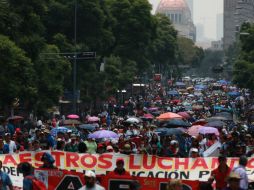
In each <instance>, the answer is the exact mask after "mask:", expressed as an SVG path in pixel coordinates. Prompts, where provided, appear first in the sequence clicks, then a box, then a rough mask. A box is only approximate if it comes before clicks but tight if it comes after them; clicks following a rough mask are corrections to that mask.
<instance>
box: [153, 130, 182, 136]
mask: <svg viewBox="0 0 254 190" xmlns="http://www.w3.org/2000/svg"><path fill="white" fill-rule="evenodd" d="M155 132H157V133H158V134H159V135H160V136H169V135H182V134H183V133H184V132H183V130H182V129H179V128H158V129H156V130H155Z"/></svg>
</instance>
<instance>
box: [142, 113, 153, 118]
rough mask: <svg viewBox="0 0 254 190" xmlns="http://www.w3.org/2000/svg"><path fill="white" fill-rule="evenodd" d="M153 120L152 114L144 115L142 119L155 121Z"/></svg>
mask: <svg viewBox="0 0 254 190" xmlns="http://www.w3.org/2000/svg"><path fill="white" fill-rule="evenodd" d="M153 118H154V116H153V115H152V114H150V113H147V114H144V115H143V117H142V119H153Z"/></svg>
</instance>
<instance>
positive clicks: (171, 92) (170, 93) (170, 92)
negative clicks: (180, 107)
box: [168, 90, 179, 96]
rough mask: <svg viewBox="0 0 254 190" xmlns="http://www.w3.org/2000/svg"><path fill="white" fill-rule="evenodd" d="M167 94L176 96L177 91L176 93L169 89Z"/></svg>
mask: <svg viewBox="0 0 254 190" xmlns="http://www.w3.org/2000/svg"><path fill="white" fill-rule="evenodd" d="M168 95H171V96H178V95H179V93H178V92H177V91H176V90H170V91H168Z"/></svg>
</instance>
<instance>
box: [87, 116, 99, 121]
mask: <svg viewBox="0 0 254 190" xmlns="http://www.w3.org/2000/svg"><path fill="white" fill-rule="evenodd" d="M87 120H88V121H89V122H97V121H100V118H98V117H96V116H91V117H88V119H87Z"/></svg>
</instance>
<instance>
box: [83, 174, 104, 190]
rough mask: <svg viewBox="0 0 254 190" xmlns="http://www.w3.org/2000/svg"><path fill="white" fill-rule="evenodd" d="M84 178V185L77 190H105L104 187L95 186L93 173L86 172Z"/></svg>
mask: <svg viewBox="0 0 254 190" xmlns="http://www.w3.org/2000/svg"><path fill="white" fill-rule="evenodd" d="M84 178H85V183H86V185H85V186H83V187H81V188H80V189H79V190H105V188H104V187H102V186H100V185H99V184H96V175H95V173H94V172H93V171H91V170H88V171H86V173H85V175H84Z"/></svg>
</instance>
